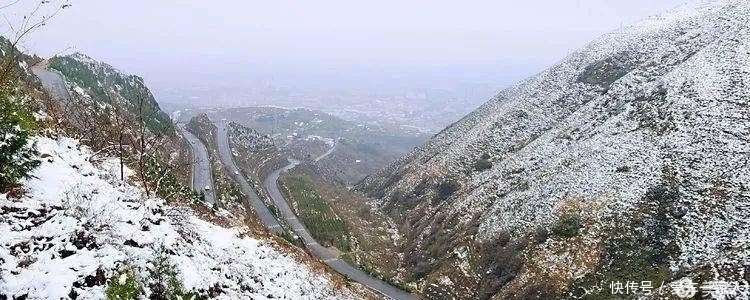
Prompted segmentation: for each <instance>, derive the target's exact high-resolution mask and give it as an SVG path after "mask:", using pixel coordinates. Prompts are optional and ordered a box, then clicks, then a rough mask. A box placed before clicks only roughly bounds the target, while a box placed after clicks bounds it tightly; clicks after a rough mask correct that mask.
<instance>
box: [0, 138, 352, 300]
mask: <svg viewBox="0 0 750 300" xmlns="http://www.w3.org/2000/svg"><path fill="white" fill-rule="evenodd" d="M35 142H36V144H37V147H38V149H39V152H40V159H41V160H42V162H43V163H42V165H41V166H40V167H39V168H38V169H37V170H36V171H35V172H34V173H33V176H34V178H33V179H30V180H27V181H25V182H24V184H23V187H24V189H25V190H26V193H25V195H23V196H22V197H21V198H20V199H12V198H9V196H8V195H0V299H70V298H72V299H76V297H77V299H104V298H105V291H106V290H107V286H108V285H109V284H111V283H112V282H118V283H120V284H122V283H125V282H127V281H128V278H129V277H128V275H127V274H131V277H130V278H132V277H135V278H136V280H137V281H139V282H140V283H141V284H140V285H141V286H142V287H143V289H144V294H143V295H142V296H143V297H148V294H149V293H152V292H153V290H152V289H151V284H152V283H153V281H154V278H153V276H150V275H149V274H150V273H149V270H151V269H153V268H154V265H155V256H158V255H160V254H159V253H161V255H163V256H165V257H166V258H167V259H168V262H169V264H172V265H173V266H174V270H176V272H177V278H178V280H179V281H181V283H182V286H183V289H184V291H185V292H194V293H197V294H198V295H199V296H201V297H210V298H217V299H268V298H277V299H278V298H280V299H361V298H362V296H361V295H359V294H357V293H355V292H354V291H352V290H351V288H348V287H345V286H344V284H343V283H342V282H341V281H340V279H339V281H338V282H337V281H336V279H335V278H333V277H332V276H331V275H328V274H327V273H326V272H325V271H322V268H320V267H319V266H314V265H310V264H308V263H304V262H303V258H301V257H296V255H294V254H288V253H284V252H282V251H280V250H278V249H279V247H278V245H274V244H275V242H274V241H272V240H258V239H255V238H252V237H249V236H247V235H246V232H245V230H243V229H242V228H223V227H220V226H217V225H214V224H212V223H208V222H206V221H203V220H201V219H200V218H198V217H197V216H195V215H194V213H193V212H192V210H190V209H185V208H180V207H177V206H171V205H167V204H165V203H164V201H163V200H161V199H158V198H152V199H144V198H143V191H142V190H141V189H139V188H137V187H134V186H132V185H130V184H127V183H126V184H120V183H119V180H118V176H119V170H118V167H117V165H118V164H117V162H116V161H112V160H103V161H98V162H94V163H92V162H90V159H91V158H92V152H91V151H90V150H88V148H87V147H84V146H80V145H79V144H78V142H77V141H76V140H73V139H69V138H59V139H51V138H46V137H37V138H35ZM129 173H132V172H130V171H129ZM162 247H163V248H162ZM125 270H132V273H128V272H127V271H125ZM123 274H125V275H124V276H123Z"/></svg>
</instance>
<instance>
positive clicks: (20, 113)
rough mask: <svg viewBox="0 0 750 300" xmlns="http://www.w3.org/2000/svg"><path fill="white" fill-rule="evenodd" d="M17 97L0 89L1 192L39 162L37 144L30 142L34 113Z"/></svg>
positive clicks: (25, 175)
mask: <svg viewBox="0 0 750 300" xmlns="http://www.w3.org/2000/svg"><path fill="white" fill-rule="evenodd" d="M17 99H19V97H17V96H16V95H13V93H10V92H5V91H3V92H0V192H6V191H7V190H8V189H10V188H12V187H14V186H16V185H17V184H18V181H19V180H21V179H23V178H28V177H29V174H30V173H31V171H33V170H34V169H35V168H36V167H38V166H39V164H40V162H39V160H37V159H36V157H37V151H36V147H35V146H34V145H33V144H31V143H30V142H29V136H30V135H31V134H32V130H33V128H34V123H35V120H34V117H33V116H31V114H30V113H29V112H28V110H27V109H26V108H25V107H24V106H23V105H22V103H19V101H18V100H17Z"/></svg>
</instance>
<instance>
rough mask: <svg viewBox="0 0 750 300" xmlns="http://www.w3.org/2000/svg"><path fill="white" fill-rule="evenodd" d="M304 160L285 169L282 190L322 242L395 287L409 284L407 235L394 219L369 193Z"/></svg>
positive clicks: (342, 257) (403, 287) (354, 264)
mask: <svg viewBox="0 0 750 300" xmlns="http://www.w3.org/2000/svg"><path fill="white" fill-rule="evenodd" d="M309 170H310V169H309V168H305V167H304V165H303V166H301V167H298V168H295V169H294V170H292V171H291V172H290V173H286V174H282V176H281V178H280V179H279V182H280V184H281V190H282V193H285V197H286V198H287V199H289V201H290V204H291V205H292V209H294V210H295V213H296V214H297V216H298V217H299V218H300V220H301V221H302V222H303V223H304V224H305V226H306V227H307V228H308V230H310V233H311V234H312V235H313V237H314V238H315V239H316V240H318V242H320V243H321V244H322V245H325V246H333V247H336V249H337V250H338V251H339V253H338V254H339V258H340V259H342V260H344V261H346V262H347V263H349V264H351V265H353V266H359V268H360V269H362V270H363V271H365V272H366V273H368V274H370V275H372V276H374V277H377V278H380V279H381V280H384V281H387V282H389V283H391V284H392V285H394V286H398V287H401V288H402V289H408V288H407V287H406V286H405V285H404V282H403V280H402V279H401V276H400V275H399V273H398V271H397V270H398V268H399V267H400V264H401V258H399V256H398V254H397V253H399V250H398V248H399V247H400V244H399V243H400V240H401V237H400V235H399V234H398V233H397V230H396V229H395V228H392V226H391V225H390V222H389V221H388V219H387V218H386V217H385V216H384V215H382V214H380V213H378V212H377V210H375V209H373V208H372V207H371V206H370V204H369V202H368V201H367V199H366V198H364V197H363V196H362V195H360V194H358V193H356V192H353V191H350V190H348V189H346V188H341V187H336V186H332V185H330V184H328V183H325V182H323V181H321V180H318V179H314V178H317V177H315V176H314V175H310V174H308V173H307V172H308V171H309Z"/></svg>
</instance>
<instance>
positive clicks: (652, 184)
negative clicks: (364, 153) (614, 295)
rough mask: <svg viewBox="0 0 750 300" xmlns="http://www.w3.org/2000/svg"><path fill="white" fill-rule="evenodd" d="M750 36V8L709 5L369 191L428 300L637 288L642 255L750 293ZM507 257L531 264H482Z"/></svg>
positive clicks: (418, 153) (633, 29) (494, 112)
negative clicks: (403, 243)
mask: <svg viewBox="0 0 750 300" xmlns="http://www.w3.org/2000/svg"><path fill="white" fill-rule="evenodd" d="M749 22H750V2H748V1H737V0H722V1H701V2H699V3H697V4H691V5H687V6H683V7H681V8H679V9H677V10H674V11H671V12H668V13H666V14H663V15H661V16H658V17H654V18H651V19H647V20H644V21H642V22H640V23H638V24H635V25H633V26H630V27H626V28H623V29H621V30H618V31H615V32H613V33H610V34H607V35H605V36H603V37H601V38H600V39H598V40H596V41H594V42H593V43H591V44H589V45H588V46H587V47H585V48H584V49H582V50H580V51H578V52H575V53H573V54H571V55H570V56H569V57H567V58H566V59H564V60H563V61H562V62H560V63H558V64H557V65H555V66H553V67H552V68H550V69H548V70H546V71H544V72H542V73H540V74H538V75H536V76H534V77H532V78H529V79H527V80H525V81H523V82H521V83H518V84H516V85H514V86H512V87H510V88H508V89H506V90H504V91H502V92H500V93H499V94H498V95H497V96H496V97H495V98H494V99H492V100H490V101H489V102H487V103H486V104H484V105H483V106H482V107H480V108H479V109H477V110H476V111H474V112H473V113H471V114H470V115H468V116H466V117H465V118H463V119H462V120H460V121H459V122H457V123H455V124H453V125H452V126H450V127H448V128H447V129H445V130H444V131H442V132H441V133H439V134H438V135H436V136H435V137H434V138H433V139H432V140H431V141H429V142H428V143H427V144H426V145H425V146H423V147H421V148H419V149H417V150H415V151H414V152H413V153H411V154H409V155H408V156H406V157H405V158H403V159H401V160H400V161H398V162H397V163H395V164H393V165H391V166H389V167H388V168H386V169H384V170H382V171H380V172H379V173H377V174H375V175H373V176H370V177H369V178H367V179H366V180H364V181H363V182H362V183H361V184H360V185H359V186H358V189H360V190H362V191H365V192H367V193H368V194H369V195H370V196H371V197H374V198H378V199H380V200H381V201H382V205H383V209H385V210H386V211H389V212H391V214H392V215H393V216H394V217H396V218H399V219H400V220H401V221H402V224H403V226H402V228H403V230H404V232H405V233H406V235H407V237H408V238H409V239H411V243H409V246H407V248H406V249H404V253H406V254H407V258H406V260H405V266H406V267H407V269H409V270H410V271H411V274H412V275H413V276H414V278H415V282H417V283H419V284H421V285H420V286H421V287H422V290H423V292H424V293H427V294H430V293H432V292H430V291H428V290H430V289H433V290H435V292H434V293H433V294H430V295H440V296H446V295H452V296H455V297H459V298H462V297H478V298H487V297H490V296H491V295H495V297H498V298H514V297H516V296H519V295H520V294H519V293H517V292H519V291H520V290H526V291H527V292H528V289H529V287H530V286H534V285H535V284H541V282H543V281H545V280H546V279H545V280H543V278H546V277H550V276H552V277H554V279H553V280H551V282H553V283H545V284H550V285H553V286H555V287H556V288H554V289H551V290H552V293H553V294H556V295H561V294H564V293H574V292H573V291H572V290H571V289H569V288H568V287H570V286H571V285H572V286H580V287H582V288H584V289H587V290H588V292H585V293H589V294H590V293H592V291H591V290H592V287H591V286H586V285H594V286H598V287H600V288H601V287H602V285H603V283H604V282H606V281H607V280H618V279H620V280H625V279H627V278H618V277H619V276H627V275H628V274H627V272H624V271H623V272H621V273H618V274H615V273H616V272H615V273H613V272H614V271H612V272H610V273H607V272H609V271H611V270H614V269H616V268H615V267H614V266H613V262H612V260H613V259H615V258H617V257H618V256H617V255H620V254H622V253H620V254H618V252H617V249H625V250H623V251H620V252H627V251H630V250H627V249H631V248H632V249H631V250H632V251H631V252H632V253H633V255H641V254H644V253H648V258H646V259H645V260H644V261H645V263H644V264H643V265H642V266H641V267H642V268H652V269H658V268H663V269H664V271H663V274H662V275H661V277H660V278H661V279H663V280H664V281H673V280H676V279H679V278H683V277H690V278H692V279H693V280H699V279H703V280H706V279H707V278H714V276H715V277H717V278H724V279H726V280H733V281H737V280H747V279H748V277H747V275H743V274H747V273H745V272H746V271H748V270H746V268H745V267H743V266H746V265H749V264H750V245H749V244H748V240H750V221H748V220H750V187H749V186H748V185H749V184H750V98H748V96H750V23H749ZM563 229H570V230H568V231H566V230H563ZM547 235H549V238H547ZM508 240H509V241H510V243H508ZM625 240H627V241H625ZM497 241H501V243H500V245H505V246H499V247H497V245H496V244H493V243H496V242H497ZM631 242H632V243H631ZM483 245H485V246H486V245H495V246H496V247H491V249H490V248H486V247H485V246H483ZM508 245H515V246H514V247H516V248H517V249H508V252H507V255H509V256H510V257H515V258H518V261H519V263H517V264H512V265H507V264H506V265H503V264H501V265H500V266H499V267H501V270H500V271H498V269H497V268H493V267H491V268H489V269H487V267H486V266H482V265H480V264H478V263H479V262H482V261H483V260H484V259H486V258H487V256H499V255H501V254H498V252H499V250H498V249H507V248H508V247H511V246H508ZM628 247H630V248H628ZM483 249H484V250H483ZM485 250H486V251H485ZM500 252H502V251H500ZM555 253H556V254H555ZM560 253H568V254H569V255H568V259H570V257H578V258H580V259H581V265H576V264H571V263H562V262H561V261H558V260H555V257H556V256H555V255H559V254H560ZM560 259H561V258H560ZM623 259H624V258H623ZM505 261H508V259H505ZM584 262H585V263H584ZM456 267H458V268H456ZM502 267H504V268H502ZM641 267H639V268H641ZM462 268H463V270H465V271H463V272H457V271H453V270H461V269H462ZM556 268H559V269H560V270H561V271H560V272H549V270H550V269H556ZM639 268H635V269H639ZM573 269H575V270H573ZM533 270H546V272H537V273H533V272H534V271H533ZM568 271H570V272H568ZM620 271H622V270H620ZM486 272H498V273H500V274H501V275H484V274H490V273H486ZM532 273H533V274H532ZM541 273H546V274H541ZM605 273H606V274H605ZM607 274H609V275H607ZM443 275H445V276H447V277H446V278H444V277H442V276H443ZM505 275H507V276H505ZM615 275H617V276H615ZM652 275H654V274H652ZM597 276H598V277H597ZM654 276H656V275H654ZM656 277H658V276H656ZM547 279H549V278H547ZM631 279H639V278H631ZM643 280H645V279H643ZM488 281H491V282H488ZM546 282H550V280H546ZM522 283H523V284H522ZM521 286H525V287H524V288H521ZM477 289H478V290H479V292H478V293H477V294H474V293H473V292H472V290H477ZM514 289H515V290H514ZM593 290H596V289H593ZM534 292H535V293H536V291H534ZM513 293H516V294H513ZM585 293H584V294H585ZM521 294H522V293H521ZM428 297H432V296H429V295H428ZM434 297H435V298H437V297H438V296H434Z"/></svg>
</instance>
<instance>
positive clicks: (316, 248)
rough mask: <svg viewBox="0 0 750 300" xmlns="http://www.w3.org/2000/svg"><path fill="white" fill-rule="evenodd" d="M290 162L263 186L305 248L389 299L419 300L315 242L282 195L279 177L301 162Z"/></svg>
mask: <svg viewBox="0 0 750 300" xmlns="http://www.w3.org/2000/svg"><path fill="white" fill-rule="evenodd" d="M289 162H290V164H289V165H287V166H286V167H284V168H281V169H278V170H276V171H274V172H273V173H271V175H269V176H268V177H267V178H266V180H265V182H264V183H263V184H264V185H265V187H266V189H267V190H268V193H269V194H270V195H271V199H273V202H274V204H275V205H276V207H277V208H279V210H280V211H281V215H282V216H283V217H284V219H285V220H286V222H287V223H288V224H289V225H290V226H291V227H292V230H293V231H294V233H295V234H297V235H298V236H299V237H300V238H301V239H302V241H303V242H304V243H305V246H307V248H308V249H309V250H310V252H312V254H313V255H315V256H316V257H318V258H319V259H320V260H322V261H323V262H325V263H326V264H327V265H328V266H330V267H331V268H333V269H334V270H336V272H339V273H341V274H343V275H346V276H347V277H349V279H351V280H354V281H356V282H359V283H361V284H363V285H365V286H367V287H369V288H370V289H372V290H374V291H376V292H378V293H380V294H382V295H385V296H386V297H388V298H391V299H397V300H413V299H418V298H417V297H415V296H413V295H411V294H409V293H407V292H404V291H402V290H400V289H398V288H396V287H394V286H392V285H390V284H388V283H386V282H384V281H381V280H379V279H377V278H374V277H372V276H370V275H367V273H365V272H363V271H362V270H360V269H358V268H355V267H353V266H351V265H349V264H348V263H346V262H345V261H343V260H340V259H338V258H337V257H336V256H335V255H334V254H332V253H331V251H329V250H328V249H327V248H325V247H323V246H322V245H320V244H318V242H317V241H315V239H314V238H313V237H312V235H311V234H310V232H309V231H307V228H305V226H304V225H303V224H302V222H300V220H299V219H298V218H297V216H296V215H295V214H294V212H293V211H292V208H291V207H289V203H288V202H287V201H286V199H285V198H284V196H283V195H282V194H281V191H280V190H279V185H278V180H279V175H280V174H281V173H283V172H286V171H288V170H290V169H292V168H294V167H295V166H296V165H297V164H298V163H299V161H296V160H293V159H290V160H289Z"/></svg>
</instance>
